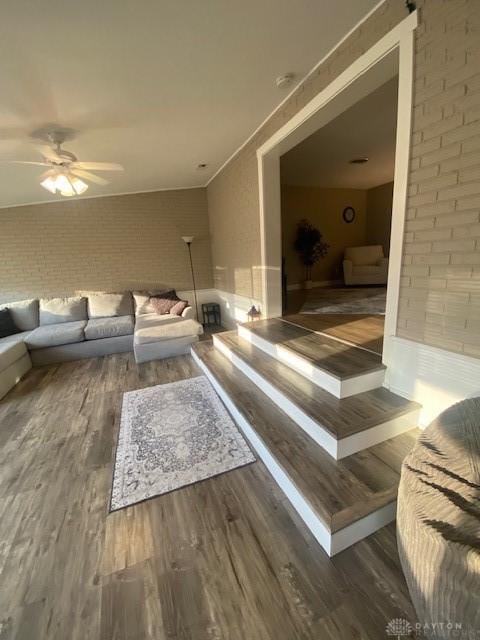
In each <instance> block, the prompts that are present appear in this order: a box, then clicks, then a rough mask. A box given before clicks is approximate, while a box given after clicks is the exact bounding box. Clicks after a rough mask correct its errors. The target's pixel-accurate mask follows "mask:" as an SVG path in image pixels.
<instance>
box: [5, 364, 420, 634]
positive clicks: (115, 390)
mask: <svg viewBox="0 0 480 640" xmlns="http://www.w3.org/2000/svg"><path fill="white" fill-rule="evenodd" d="M194 375H199V370H198V369H197V367H196V366H195V365H194V363H193V361H192V359H191V358H190V356H182V357H179V358H174V359H170V360H164V361H158V362H153V363H146V364H144V365H140V366H139V367H137V365H135V363H134V360H133V356H132V354H119V355H114V356H108V357H105V358H95V359H90V360H83V361H78V362H75V363H68V364H62V365H53V366H49V367H43V368H37V369H33V370H32V371H30V372H29V373H28V374H27V376H26V378H25V379H24V380H23V381H22V382H21V383H20V384H19V385H17V387H16V388H15V389H14V390H13V391H11V392H10V394H8V395H7V396H6V397H5V398H4V399H3V400H2V401H0V425H1V427H0V501H1V509H0V638H1V640H44V639H47V638H48V639H49V640H97V639H99V640H107V639H108V640H117V639H118V640H119V639H122V640H127V639H128V640H144V639H145V640H146V639H149V640H152V639H154V640H163V639H165V640H167V639H169V640H172V639H177V638H178V639H180V638H181V639H185V640H187V639H188V640H197V639H198V640H254V639H255V640H267V639H268V640H293V639H302V640H307V639H310V638H311V639H315V640H318V639H322V640H323V639H325V640H329V639H335V640H339V639H345V640H352V639H353V638H355V639H358V638H361V639H371V640H375V639H384V638H385V625H386V624H387V623H388V622H389V621H390V620H391V619H392V618H397V617H403V618H407V619H409V620H411V621H413V620H414V612H413V609H412V605H411V602H410V599H409V597H408V593H407V589H406V585H405V581H404V578H403V575H402V573H401V571H400V568H399V561H398V556H397V549H396V542H395V530H394V527H393V526H389V527H387V528H385V529H383V530H381V531H379V532H378V533H377V534H375V535H373V536H371V537H370V538H369V539H368V540H365V541H362V542H361V543H358V544H357V545H355V546H354V547H352V548H350V549H348V550H347V551H345V552H343V553H341V554H339V555H338V556H336V557H335V558H334V559H332V560H330V559H329V558H328V557H327V556H326V554H325V553H324V552H323V551H322V549H321V548H320V546H319V545H318V544H317V543H316V542H315V540H314V539H313V538H312V536H311V535H310V533H309V532H308V531H307V530H306V528H305V527H304V526H303V524H302V523H301V521H300V520H299V518H298V517H297V516H296V514H295V513H294V512H292V510H291V509H290V508H289V506H288V504H287V503H286V501H285V499H284V498H283V496H282V494H281V492H280V490H279V489H278V488H277V487H276V485H275V484H274V483H273V481H272V480H271V478H270V476H269V474H268V473H267V472H266V470H265V468H264V467H263V465H262V464H261V463H260V462H256V463H254V464H252V465H249V466H247V467H244V468H242V469H238V470H235V471H232V472H230V473H227V474H224V475H222V476H219V477H216V478H213V479H210V480H207V481H204V482H201V483H198V484H195V485H193V486H190V487H186V488H184V489H181V490H178V491H175V492H173V493H170V494H168V495H165V496H162V497H159V498H155V499H152V500H149V501H147V502H144V503H141V504H139V505H136V506H134V507H131V508H128V509H124V510H121V511H119V512H116V513H113V514H110V515H109V514H108V512H107V508H108V501H109V493H110V486H111V476H112V459H113V451H114V445H115V439H116V437H117V431H118V425H119V418H120V406H121V399H122V393H123V392H124V391H127V390H132V389H138V388H142V387H146V386H151V385H154V384H159V383H164V382H172V381H174V380H178V379H183V378H188V377H191V376H194Z"/></svg>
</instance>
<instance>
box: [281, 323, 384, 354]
mask: <svg viewBox="0 0 480 640" xmlns="http://www.w3.org/2000/svg"><path fill="white" fill-rule="evenodd" d="M282 319H283V320H285V321H286V322H291V323H293V324H295V325H297V326H299V327H303V328H305V329H310V330H312V331H315V332H317V333H322V334H323V335H326V336H329V337H331V338H336V339H337V340H342V341H343V342H346V343H348V344H352V345H355V346H357V347H361V348H362V349H367V350H368V351H372V352H373V353H377V354H378V355H382V351H383V328H384V324H385V316H376V315H360V314H358V315H349V314H333V313H330V314H321V313H315V314H313V313H312V314H301V313H294V314H290V315H287V316H284V317H283V318H282Z"/></svg>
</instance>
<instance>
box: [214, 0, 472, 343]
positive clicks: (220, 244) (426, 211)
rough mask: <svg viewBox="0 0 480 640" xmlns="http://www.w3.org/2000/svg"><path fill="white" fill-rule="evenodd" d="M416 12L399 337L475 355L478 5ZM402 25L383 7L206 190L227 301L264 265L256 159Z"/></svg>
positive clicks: (455, 3) (256, 289) (436, 5)
mask: <svg viewBox="0 0 480 640" xmlns="http://www.w3.org/2000/svg"><path fill="white" fill-rule="evenodd" d="M417 6H418V8H419V27H418V29H417V31H416V35H415V48H416V57H415V63H414V75H415V84H414V118H413V127H414V132H413V144H412V154H411V155H412V158H411V175H410V181H409V193H410V196H409V200H408V211H407V214H406V215H407V225H406V235H405V251H404V259H403V275H402V288H401V297H400V314H399V324H398V330H397V333H398V335H401V336H403V337H406V338H410V339H412V340H417V341H420V342H424V343H427V344H431V345H438V346H441V347H443V348H445V349H450V350H453V351H458V352H462V353H466V354H469V355H480V332H479V331H478V329H480V278H479V274H480V224H479V223H480V219H479V211H480V0H419V1H418V2H417ZM406 15H407V13H406V11H405V7H404V3H403V2H400V1H399V0H387V1H386V2H385V3H384V4H383V5H381V6H380V7H379V9H378V10H377V11H376V12H375V13H374V14H373V15H372V16H371V17H369V19H368V20H367V21H365V22H364V23H363V24H362V25H361V26H360V27H359V28H358V29H357V30H356V31H355V32H354V33H352V34H351V35H350V36H349V38H348V39H347V40H346V41H345V42H344V43H342V45H341V46H340V47H339V48H338V49H337V50H336V51H335V52H334V53H333V54H332V56H330V58H328V59H327V60H326V61H325V62H324V63H323V64H322V65H321V66H320V67H319V68H318V69H317V70H316V72H315V73H314V74H313V75H312V76H311V77H310V78H308V80H307V81H306V82H305V83H304V84H303V85H302V86H301V87H300V88H299V89H298V90H297V91H296V92H295V94H294V95H293V96H292V97H291V98H290V99H289V100H288V101H287V103H286V104H285V105H283V106H282V108H281V109H280V110H279V111H278V112H277V113H276V114H274V116H272V118H271V119H270V120H269V121H268V122H267V123H266V124H265V125H264V127H262V129H261V130H260V131H259V132H258V133H257V134H256V135H255V136H254V138H252V140H251V141H250V142H249V143H248V144H247V145H246V146H245V147H244V148H243V149H242V151H241V152H240V153H239V154H238V155H237V156H236V157H235V158H234V159H233V160H232V161H231V162H230V163H229V164H228V165H227V166H226V167H225V168H224V169H223V171H222V172H221V173H220V174H219V175H218V176H217V177H216V178H215V179H214V180H213V181H212V182H211V184H210V185H209V186H208V201H209V217H210V228H211V230H212V253H213V263H214V265H215V269H216V276H215V278H216V281H219V280H220V279H221V281H222V283H223V288H225V289H226V290H228V291H232V292H235V293H240V294H243V295H246V296H249V295H252V294H253V295H256V296H257V297H260V294H261V290H260V283H259V282H258V280H256V279H255V273H256V272H258V270H256V269H255V267H257V266H258V265H259V264H260V243H259V240H260V230H259V225H260V220H259V206H258V178H257V160H256V155H255V152H256V149H257V148H258V147H259V146H260V145H261V144H262V143H263V142H265V141H266V140H267V139H268V138H269V137H270V136H271V135H272V134H273V133H274V132H275V131H276V130H277V129H278V128H279V127H280V126H282V125H283V124H284V123H285V122H286V121H288V120H289V119H290V118H291V117H292V116H293V115H294V114H295V113H296V112H297V111H299V110H300V109H301V108H302V107H304V106H305V104H306V103H307V102H308V101H309V100H310V99H311V98H313V97H314V95H316V94H317V93H318V92H319V91H321V90H322V89H323V88H325V87H326V86H327V85H328V84H329V83H330V82H331V81H332V80H333V79H334V78H335V77H336V76H338V75H339V74H340V73H341V72H342V71H343V70H344V69H345V68H346V67H348V66H349V65H350V64H351V63H352V62H353V61H354V60H355V59H357V58H358V57H359V56H360V55H361V54H362V53H364V52H365V51H366V50H367V49H368V48H369V47H371V46H372V44H374V43H375V42H376V41H378V40H379V39H380V38H381V37H382V36H383V35H385V34H386V33H387V32H388V31H389V30H390V29H391V28H392V27H394V26H395V25H396V24H398V22H399V21H400V20H402V19H403V18H404V17H406ZM238 265H241V274H242V275H241V277H237V275H236V271H237V269H238ZM250 271H251V274H252V275H251V277H249V272H250Z"/></svg>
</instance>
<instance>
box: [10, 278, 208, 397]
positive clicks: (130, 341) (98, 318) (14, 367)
mask: <svg viewBox="0 0 480 640" xmlns="http://www.w3.org/2000/svg"><path fill="white" fill-rule="evenodd" d="M161 293H162V291H133V292H130V291H126V292H123V293H92V294H88V295H85V296H75V297H70V298H50V299H40V300H37V299H34V300H22V301H20V302H12V303H5V304H2V305H0V308H5V307H6V308H8V309H9V310H10V315H11V317H12V319H13V321H14V323H15V325H16V327H17V329H18V330H19V333H15V334H13V335H10V336H7V337H5V338H0V398H2V397H3V396H4V395H5V394H6V393H7V392H8V391H9V390H10V389H11V388H12V387H13V386H14V385H15V384H16V383H17V382H18V381H19V380H20V378H21V377H22V376H23V375H24V374H25V373H26V372H27V371H28V370H29V369H30V368H31V366H32V364H33V365H44V364H50V363H54V362H64V361H68V360H77V359H79V358H91V357H95V356H103V355H107V354H110V353H121V352H125V351H132V349H133V351H134V354H135V360H136V362H138V363H140V362H147V361H149V360H156V359H159V358H167V357H170V356H175V355H180V354H182V353H188V351H189V350H190V345H191V344H192V343H193V342H196V341H197V340H198V339H199V336H200V335H201V334H202V333H203V327H202V325H201V324H200V323H198V322H197V321H196V320H195V319H194V312H193V308H192V307H190V306H187V307H186V308H185V310H184V311H183V313H182V314H181V315H180V316H177V315H172V314H170V313H167V314H161V315H160V314H158V313H157V312H156V311H155V310H154V308H153V305H152V303H151V297H152V296H158V295H161Z"/></svg>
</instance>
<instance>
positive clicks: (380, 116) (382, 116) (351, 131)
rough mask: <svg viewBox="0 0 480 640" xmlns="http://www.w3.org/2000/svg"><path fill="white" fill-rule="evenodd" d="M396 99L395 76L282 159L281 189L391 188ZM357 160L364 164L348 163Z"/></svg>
mask: <svg viewBox="0 0 480 640" xmlns="http://www.w3.org/2000/svg"><path fill="white" fill-rule="evenodd" d="M397 93H398V77H397V76H396V77H394V78H392V79H391V80H389V81H388V82H387V83H385V84H383V85H382V86H381V87H379V88H378V89H376V90H375V91H373V92H372V93H371V94H369V95H368V96H366V97H365V98H363V99H362V100H360V101H359V102H357V103H356V104H354V105H353V106H352V107H350V108H349V109H347V110H346V111H344V112H343V113H342V114H340V115H339V116H337V117H336V118H335V119H334V120H332V121H331V122H329V123H328V124H327V125H325V126H324V127H322V128H321V129H319V130H318V131H317V132H316V133H314V134H313V135H311V136H310V137H309V138H307V139H306V140H304V141H303V142H302V143H300V144H299V145H297V146H296V147H294V148H293V149H291V150H290V151H289V152H288V153H286V154H285V155H284V156H282V158H281V173H282V183H283V184H290V185H301V186H316V187H328V188H350V189H371V188H372V187H377V186H378V185H381V184H385V183H386V182H391V181H392V180H393V172H394V168H395V134H396V119H397ZM362 157H367V158H368V159H369V160H368V162H367V163H365V164H350V163H349V161H350V160H352V159H353V158H362Z"/></svg>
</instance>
